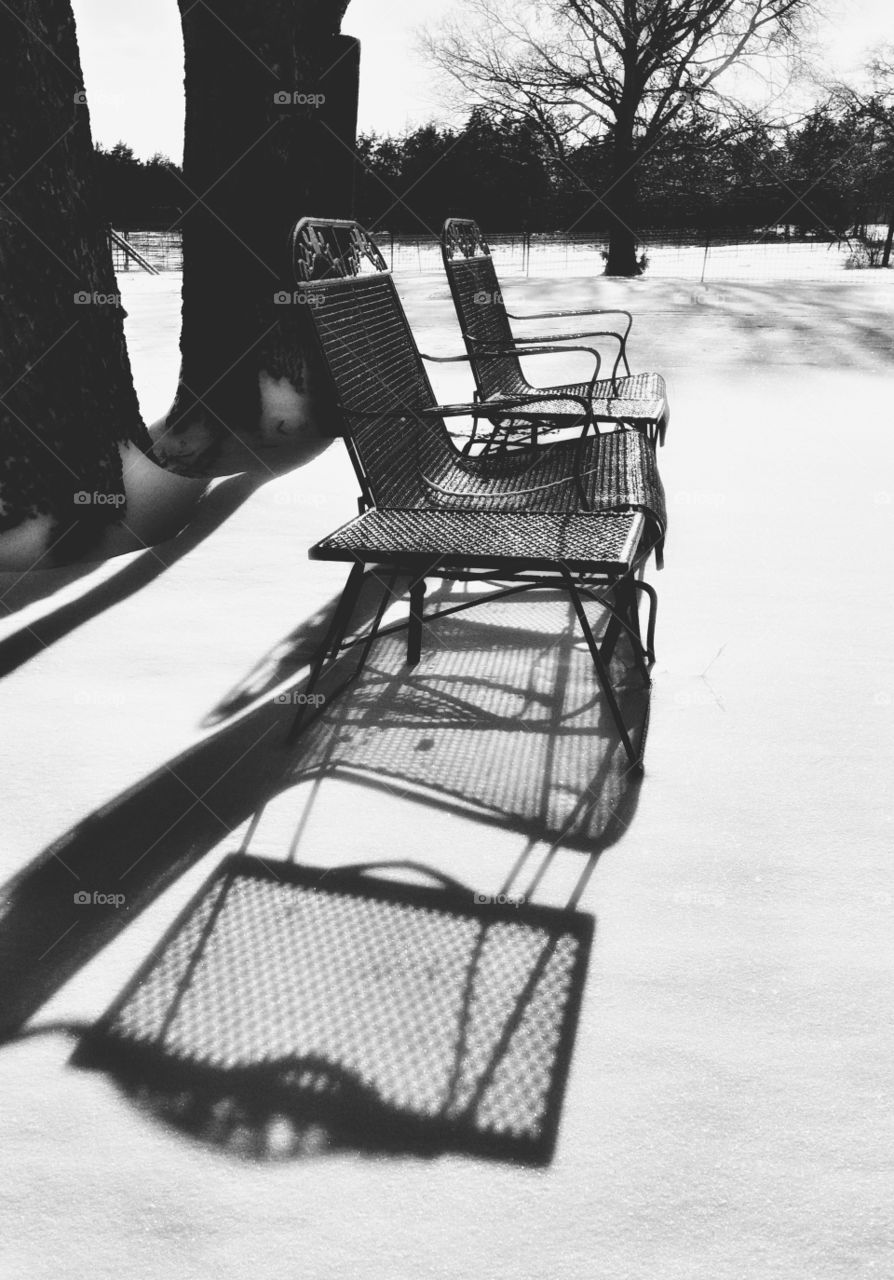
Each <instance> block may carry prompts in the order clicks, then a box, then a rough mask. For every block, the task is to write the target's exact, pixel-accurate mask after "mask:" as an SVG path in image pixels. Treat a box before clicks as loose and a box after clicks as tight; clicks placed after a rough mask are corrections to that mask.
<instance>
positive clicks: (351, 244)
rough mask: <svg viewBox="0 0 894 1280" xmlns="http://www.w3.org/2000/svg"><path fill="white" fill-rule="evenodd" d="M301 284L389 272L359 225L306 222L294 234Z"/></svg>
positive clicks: (329, 220)
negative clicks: (302, 282)
mask: <svg viewBox="0 0 894 1280" xmlns="http://www.w3.org/2000/svg"><path fill="white" fill-rule="evenodd" d="M292 262H293V264H294V267H295V275H296V277H297V279H298V280H299V281H305V280H326V279H330V280H331V279H333V278H335V279H344V278H346V277H349V276H359V275H365V274H368V273H370V272H378V271H385V270H387V268H386V266H385V259H384V258H383V257H382V255H381V253H380V252H379V247H378V245H377V244H376V243H375V241H374V240H373V239H372V237H371V236H369V235H368V234H367V232H366V231H364V229H363V228H362V227H361V226H359V225H358V223H356V222H343V221H338V220H336V219H333V218H302V220H301V222H299V223H298V225H297V226H296V227H295V229H294V230H293V232H292Z"/></svg>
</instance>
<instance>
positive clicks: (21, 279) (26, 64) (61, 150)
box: [0, 0, 149, 567]
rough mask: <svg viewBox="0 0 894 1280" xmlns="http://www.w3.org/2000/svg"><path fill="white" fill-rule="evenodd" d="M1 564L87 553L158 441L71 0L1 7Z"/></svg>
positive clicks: (114, 517) (31, 0) (32, 0)
mask: <svg viewBox="0 0 894 1280" xmlns="http://www.w3.org/2000/svg"><path fill="white" fill-rule="evenodd" d="M0 115H2V119H3V122H4V128H3V130H2V132H0V276H2V280H3V302H2V306H0V369H2V373H0V379H2V387H0V542H2V546H0V565H2V564H3V563H7V564H10V563H12V564H20V565H22V566H24V567H27V566H28V565H30V564H32V563H35V562H37V563H41V564H49V563H51V562H52V561H54V560H56V561H62V560H67V559H72V558H75V557H77V556H78V555H80V554H82V553H83V552H84V551H86V550H87V549H88V548H89V547H91V546H92V545H94V544H95V543H96V541H97V539H98V538H99V537H101V535H102V532H103V530H104V529H105V528H107V527H108V526H109V525H110V524H112V523H115V522H116V521H118V520H119V519H120V517H121V515H122V513H123V506H124V485H123V480H122V465H121V450H120V448H119V446H124V447H128V446H134V447H135V448H136V449H137V450H141V449H148V448H149V438H148V436H147V434H146V431H145V428H144V426H143V423H142V420H141V418H140V413H139V408H138V405H137V399H136V395H135V393H134V389H133V383H132V380H131V375H130V364H129V361H128V356H127V348H126V346H125V342H124V330H123V313H122V310H121V307H120V305H119V303H118V295H117V285H116V282H115V276H114V272H113V270H112V260H111V254H110V252H109V248H108V241H107V237H106V236H105V233H104V230H103V228H102V226H101V224H100V221H99V219H98V217H97V214H96V209H95V207H94V198H93V188H92V166H93V145H92V140H91V136H90V122H89V118H88V115H87V108H86V105H85V102H84V94H83V82H82V79H81V69H80V62H79V59H78V48H77V41H76V38H75V29H74V19H73V17H72V13H71V8H70V5H69V0H20V3H18V4H17V6H16V13H13V11H12V10H11V9H10V8H9V7H8V6H5V5H4V6H3V7H2V8H0Z"/></svg>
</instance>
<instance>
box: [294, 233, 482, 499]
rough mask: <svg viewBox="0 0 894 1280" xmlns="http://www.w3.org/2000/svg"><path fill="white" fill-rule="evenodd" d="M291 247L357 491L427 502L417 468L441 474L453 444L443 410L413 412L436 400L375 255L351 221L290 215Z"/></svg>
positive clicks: (450, 463) (451, 459) (452, 459)
mask: <svg viewBox="0 0 894 1280" xmlns="http://www.w3.org/2000/svg"><path fill="white" fill-rule="evenodd" d="M292 248H293V264H294V269H295V276H296V281H297V283H298V284H299V285H300V288H301V292H302V294H304V295H305V302H306V305H307V306H308V310H309V313H310V316H311V319H312V322H313V325H314V329H315V331H316V335H317V339H318V341H319V343H320V346H321V349H322V353H323V357H324V361H325V363H326V366H327V368H328V370H329V374H330V377H331V379H332V382H333V386H334V390H335V395H336V399H337V403H338V406H339V409H340V411H341V413H342V416H343V418H344V423H345V435H346V441H347V445H348V449H349V452H350V454H351V458H352V461H353V463H354V467H355V470H356V471H357V474H358V478H359V480H360V484H361V487H362V489H363V492H364V497H366V498H367V500H368V501H370V502H372V503H373V504H374V505H376V506H389V507H409V508H412V507H422V506H430V505H431V499H432V494H431V491H430V490H429V489H427V488H426V486H425V484H424V483H423V481H422V478H421V476H422V474H423V473H424V474H426V475H429V474H431V475H434V476H436V477H437V476H441V475H447V474H449V473H450V472H451V471H452V470H453V469H454V468H455V466H456V452H457V451H456V449H455V447H454V446H453V444H452V442H451V441H450V438H449V436H448V433H447V430H446V428H445V426H444V423H443V420H441V419H439V418H437V417H436V416H435V415H431V416H428V417H426V418H424V419H423V418H421V417H420V416H419V414H420V411H421V410H424V409H431V408H432V407H433V406H434V405H435V404H436V403H437V401H436V399H435V395H434V392H433V390H432V387H431V383H430V382H429V380H428V375H427V374H426V372H425V367H424V365H423V363H422V359H421V357H420V355H419V350H418V348H417V346H416V342H415V340H414V338H413V334H412V332H411V330H410V327H409V325H408V323H407V319H406V316H405V315H404V310H403V306H402V304H401V301H400V298H399V296H398V293H397V290H396V289H395V286H394V280H393V279H392V277H391V274H390V272H389V271H388V269H387V267H386V265H385V261H384V259H383V258H382V255H381V254H380V253H379V251H378V248H377V247H376V245H375V243H374V242H373V240H372V239H371V238H370V236H369V235H368V233H367V232H366V231H365V230H364V229H363V228H362V227H361V226H360V225H359V224H358V223H356V222H336V221H324V220H322V219H316V218H303V219H302V220H301V221H300V222H299V223H298V224H297V226H296V227H295V230H294V232H293V234H292ZM370 267H371V268H372V270H371V272H370V273H369V274H361V271H362V270H364V269H369V268H370ZM395 415H400V416H395Z"/></svg>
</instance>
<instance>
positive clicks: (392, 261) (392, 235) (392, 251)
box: [388, 231, 394, 275]
mask: <svg viewBox="0 0 894 1280" xmlns="http://www.w3.org/2000/svg"><path fill="white" fill-rule="evenodd" d="M388 235H389V236H390V237H391V274H392V275H394V232H393V231H389V232H388Z"/></svg>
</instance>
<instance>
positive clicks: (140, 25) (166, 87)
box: [73, 0, 894, 160]
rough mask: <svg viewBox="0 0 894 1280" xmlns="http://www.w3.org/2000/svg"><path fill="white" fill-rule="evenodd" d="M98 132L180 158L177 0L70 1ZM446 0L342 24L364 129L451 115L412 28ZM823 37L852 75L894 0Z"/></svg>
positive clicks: (861, 0)
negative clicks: (353, 51) (353, 44)
mask: <svg viewBox="0 0 894 1280" xmlns="http://www.w3.org/2000/svg"><path fill="white" fill-rule="evenodd" d="M73 7H74V11H75V17H76V19H77V24H78V38H79V42H80V49H81V65H82V67H83V71H84V78H85V82H86V89H87V94H88V100H89V105H90V116H91V122H92V126H93V134H94V138H95V139H96V140H97V141H99V142H102V143H103V144H104V145H106V146H110V145H112V144H113V143H115V142H117V141H118V140H119V139H121V140H123V141H125V142H127V143H129V144H130V146H132V147H133V149H134V151H135V152H136V153H137V154H138V155H140V156H143V157H148V156H150V155H151V154H152V153H153V152H154V151H163V152H165V153H166V154H167V155H169V156H171V157H172V158H173V159H175V160H179V158H180V156H181V154H182V139H183V49H182V44H181V40H180V18H179V11H178V8H177V4H176V0H73ZM449 8H450V4H449V3H444V0H413V3H412V4H397V3H395V2H394V0H353V2H352V3H351V4H350V6H349V8H348V11H347V14H346V15H345V20H344V23H343V24H342V25H343V29H344V31H345V32H347V33H349V34H350V35H354V36H357V37H359V39H360V41H361V44H362V54H361V80H360V129H361V130H362V131H365V132H369V131H371V130H373V129H375V130H377V131H378V132H380V133H399V132H401V131H402V130H403V129H404V128H406V127H412V126H414V125H417V124H421V123H425V122H426V121H428V120H430V119H436V118H439V117H440V118H442V119H443V118H445V115H446V113H445V109H444V106H443V103H442V102H440V101H439V99H438V97H437V93H436V90H435V89H434V87H433V86H432V85H431V84H430V83H428V82H429V81H430V80H431V74H430V72H429V71H428V69H427V68H426V66H425V65H424V63H423V62H422V61H421V59H420V57H419V55H418V53H417V52H416V49H415V32H416V31H417V30H418V28H420V27H422V26H425V25H427V24H434V23H436V22H438V21H439V19H440V18H441V16H442V15H443V14H444V13H445V12H447V11H448V10H449ZM823 8H824V10H825V13H826V14H827V15H828V17H827V19H826V20H825V22H824V23H823V24H822V26H821V28H820V31H819V37H820V47H821V50H822V64H823V68H824V70H826V71H828V72H829V73H835V74H840V75H847V74H848V73H849V72H854V71H855V70H856V69H857V68H858V67H859V64H860V62H861V60H862V57H863V55H864V53H865V52H866V51H867V50H870V49H873V48H875V47H877V46H878V45H879V44H881V43H883V42H894V3H892V0H825V3H824V4H823Z"/></svg>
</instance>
